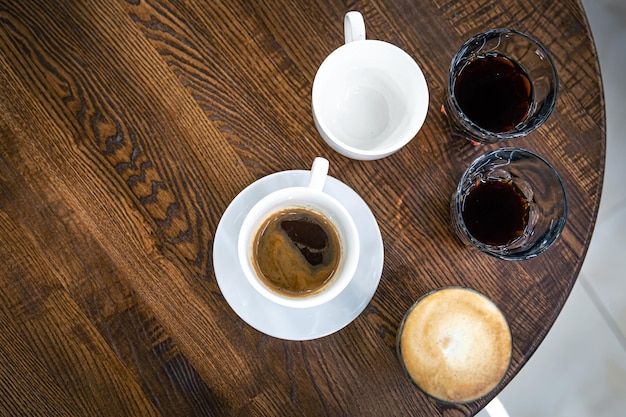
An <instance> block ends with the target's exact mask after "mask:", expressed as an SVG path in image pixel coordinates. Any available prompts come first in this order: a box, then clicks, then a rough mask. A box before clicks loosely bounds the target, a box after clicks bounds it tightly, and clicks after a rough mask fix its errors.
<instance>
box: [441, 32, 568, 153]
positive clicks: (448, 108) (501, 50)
mask: <svg viewBox="0 0 626 417" xmlns="http://www.w3.org/2000/svg"><path fill="white" fill-rule="evenodd" d="M557 94H558V76H557V72H556V68H555V66H554V62H553V61H552V58H551V57H550V54H549V53H548V51H547V50H546V48H545V47H544V46H543V45H542V44H541V43H540V42H539V41H537V40H536V39H533V38H532V37H531V36H529V35H526V34H524V33H521V32H518V31H516V30H512V29H492V30H489V31H486V32H483V33H480V34H478V35H476V36H474V37H472V38H471V39H469V40H468V41H467V42H466V43H465V44H464V45H463V46H462V47H461V49H460V50H459V51H458V52H457V54H456V55H455V56H454V58H453V59H452V63H451V64H450V71H449V75H448V84H447V90H446V96H445V98H444V103H443V106H442V111H443V112H444V114H446V116H447V118H448V121H449V123H450V129H451V131H452V134H453V135H454V136H460V137H464V138H466V139H468V140H470V141H473V142H476V143H493V142H496V141H499V140H505V139H513V138H517V137H521V136H525V135H527V134H528V133H530V132H532V131H533V130H535V129H537V128H538V127H539V126H541V125H542V124H543V123H544V122H545V121H546V120H547V119H548V116H550V114H551V113H552V110H553V109H554V106H555V104H556V99H557Z"/></svg>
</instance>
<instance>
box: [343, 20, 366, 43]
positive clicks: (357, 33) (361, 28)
mask: <svg viewBox="0 0 626 417" xmlns="http://www.w3.org/2000/svg"><path fill="white" fill-rule="evenodd" d="M343 32H344V36H345V38H346V43H350V42H354V41H363V40H365V22H364V21H363V15H362V14H361V13H360V12H348V13H346V17H345V18H344V19H343Z"/></svg>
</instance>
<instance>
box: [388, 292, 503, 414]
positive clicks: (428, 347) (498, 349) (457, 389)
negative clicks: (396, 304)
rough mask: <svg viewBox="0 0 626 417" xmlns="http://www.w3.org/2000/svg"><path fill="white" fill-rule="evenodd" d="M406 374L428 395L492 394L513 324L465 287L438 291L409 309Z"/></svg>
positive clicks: (467, 397) (402, 348)
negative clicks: (510, 327) (509, 324)
mask: <svg viewBox="0 0 626 417" xmlns="http://www.w3.org/2000/svg"><path fill="white" fill-rule="evenodd" d="M398 338H399V340H398V351H399V355H400V359H401V361H402V363H403V365H404V368H405V370H406V372H407V373H408V374H409V376H410V377H411V379H412V380H413V381H414V382H415V384H416V385H417V386H418V387H419V388H420V389H422V390H423V391H424V392H426V393H427V394H429V395H431V396H433V397H435V398H437V399H440V400H443V401H448V402H468V401H472V400H475V399H478V398H480V397H482V396H484V395H486V394H488V393H489V392H490V391H491V390H492V389H493V388H495V386H496V385H497V384H498V383H499V382H500V380H501V379H502V377H503V376H504V374H505V373H506V371H507V369H508V366H509V362H510V358H511V349H512V340H511V332H510V330H509V326H508V323H507V321H506V319H505V317H504V315H503V314H502V312H501V311H500V310H499V309H498V307H497V306H496V305H495V304H494V303H493V302H492V301H491V300H489V299H488V298H487V297H485V296H484V295H482V294H480V293H478V292H476V291H473V290H470V289H465V288H446V289H442V290H439V291H436V292H433V293H431V294H429V295H427V296H425V297H424V298H422V299H421V300H420V301H418V302H417V303H416V304H415V305H414V307H413V308H412V309H411V310H409V312H408V313H407V315H406V316H405V319H404V321H403V323H402V325H401V328H400V333H399V336H398Z"/></svg>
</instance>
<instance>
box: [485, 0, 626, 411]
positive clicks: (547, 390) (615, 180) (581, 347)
mask: <svg viewBox="0 0 626 417" xmlns="http://www.w3.org/2000/svg"><path fill="white" fill-rule="evenodd" d="M583 5H584V7H585V10H586V12H587V16H588V18H589V22H590V24H591V29H592V31H593V34H594V38H595V42H596V47H597V48H598V54H599V57H600V66H601V69H602V76H603V80H604V89H605V100H606V113H607V160H606V172H605V181H604V190H603V194H602V200H601V203H600V213H599V216H598V221H597V225H596V229H595V232H594V235H593V239H592V241H591V246H590V248H589V252H588V254H587V258H586V260H585V263H584V265H583V268H582V272H581V274H580V276H579V279H578V282H577V283H576V285H575V287H574V290H573V292H572V295H571V296H570V298H569V300H568V301H567V303H566V305H565V308H564V309H563V312H562V313H561V315H560V316H559V318H558V319H557V321H556V323H555V325H554V327H553V328H552V330H551V331H550V333H549V334H548V336H547V338H546V339H545V341H544V343H543V344H542V345H541V346H540V347H539V349H538V350H537V352H536V353H535V355H534V356H533V357H532V359H531V360H530V361H529V363H528V364H527V365H526V366H525V367H524V368H523V369H522V371H521V372H520V373H519V374H518V376H517V377H516V378H515V379H514V380H513V381H512V382H511V383H510V384H509V386H508V387H506V388H505V389H504V391H503V392H502V393H501V395H500V396H499V398H500V400H501V401H502V403H503V404H504V406H505V408H506V410H507V412H508V413H509V415H510V416H511V417H531V416H532V417H543V416H550V417H560V416H568V417H621V416H626V235H625V232H626V208H625V207H626V186H625V185H624V178H626V76H625V75H626V72H625V71H624V68H626V0H583ZM479 416H480V417H483V416H486V414H485V412H484V411H483V412H481V413H480V414H479Z"/></svg>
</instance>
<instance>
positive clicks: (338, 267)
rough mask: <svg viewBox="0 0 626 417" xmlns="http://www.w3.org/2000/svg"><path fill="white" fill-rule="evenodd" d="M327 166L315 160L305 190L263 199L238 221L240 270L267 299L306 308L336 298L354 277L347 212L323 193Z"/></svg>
mask: <svg viewBox="0 0 626 417" xmlns="http://www.w3.org/2000/svg"><path fill="white" fill-rule="evenodd" d="M328 166H329V163H328V161H327V160H326V159H324V158H315V161H314V162H313V165H312V167H311V174H310V177H309V182H308V185H307V186H301V187H288V188H283V189H280V190H278V191H274V192H273V193H271V194H269V195H267V196H265V197H264V198H262V199H261V200H260V201H259V202H257V203H256V204H255V205H254V206H253V207H252V209H251V210H250V211H249V212H248V214H247V215H246V217H245V218H244V220H243V224H242V226H241V230H240V232H239V239H238V256H239V262H240V264H241V268H242V270H243V272H244V274H245V276H246V278H247V280H248V282H249V283H250V285H251V286H252V287H253V288H254V289H255V290H256V291H257V292H258V293H259V294H261V295H263V296H264V297H265V298H267V299H268V300H270V301H272V302H275V303H277V304H280V305H283V306H287V307H293V308H310V307H315V306H319V305H321V304H324V303H326V302H328V301H330V300H332V299H333V298H335V297H336V296H337V295H339V294H340V293H341V292H342V291H343V290H344V289H345V288H346V286H347V285H348V284H349V283H350V281H351V280H352V279H353V277H354V273H355V271H356V268H357V264H358V261H359V250H360V248H359V236H358V231H357V228H356V225H355V223H354V220H353V219H352V217H351V215H350V213H348V211H347V210H346V208H345V207H344V206H343V205H342V204H341V203H340V202H339V201H337V200H336V199H335V198H334V197H332V196H331V195H329V194H327V193H325V192H324V191H323V187H324V183H325V181H326V178H327V174H328Z"/></svg>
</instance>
